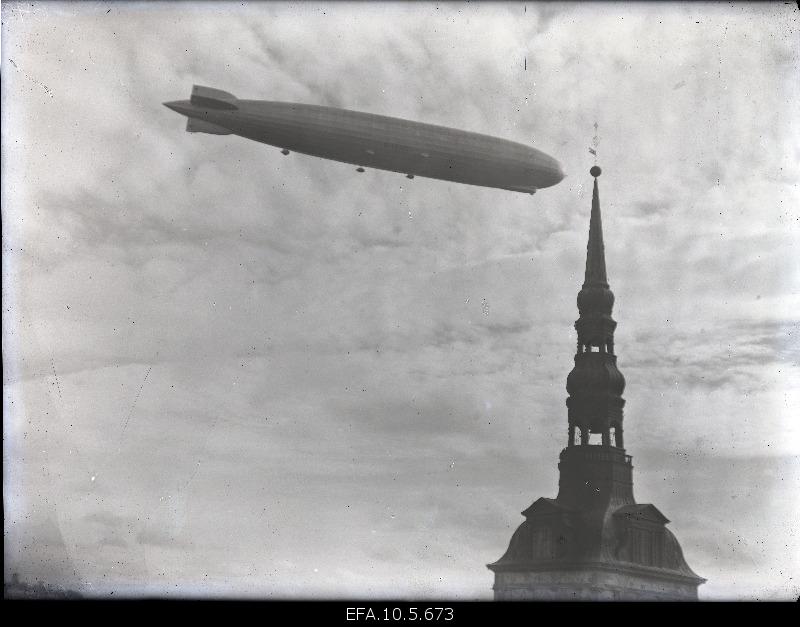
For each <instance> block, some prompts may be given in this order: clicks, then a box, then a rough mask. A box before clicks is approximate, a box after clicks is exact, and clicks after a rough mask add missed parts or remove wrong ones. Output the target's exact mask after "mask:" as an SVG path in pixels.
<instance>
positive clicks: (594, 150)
mask: <svg viewBox="0 0 800 627" xmlns="http://www.w3.org/2000/svg"><path fill="white" fill-rule="evenodd" d="M599 143H600V136H599V135H598V134H597V122H595V123H594V137H592V146H593V147H592V148H589V152H590V153H592V154H593V155H594V164H595V165H597V144H599Z"/></svg>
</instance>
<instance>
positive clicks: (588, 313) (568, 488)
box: [489, 166, 705, 601]
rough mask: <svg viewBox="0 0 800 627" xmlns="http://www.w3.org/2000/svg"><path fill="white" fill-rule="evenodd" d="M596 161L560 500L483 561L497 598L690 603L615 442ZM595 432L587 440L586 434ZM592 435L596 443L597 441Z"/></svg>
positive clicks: (617, 414) (536, 510)
mask: <svg viewBox="0 0 800 627" xmlns="http://www.w3.org/2000/svg"><path fill="white" fill-rule="evenodd" d="M600 172H601V170H600V168H599V167H597V166H594V167H593V168H592V169H591V170H590V173H591V175H592V176H593V177H594V190H593V193H592V213H591V219H590V223H589V243H588V245H587V247H586V274H585V278H584V282H583V286H582V288H581V291H580V292H579V293H578V312H579V316H578V320H577V321H576V322H575V329H576V331H577V332H578V349H577V353H576V354H575V367H574V368H573V369H572V372H570V373H569V376H568V377H567V392H568V394H569V396H568V398H567V421H568V431H567V433H568V436H567V445H566V448H564V450H562V451H561V456H560V462H559V464H558V469H559V472H560V478H559V485H558V496H557V497H556V498H555V499H549V498H540V499H538V500H537V501H534V503H533V504H532V505H531V506H530V507H528V509H526V510H525V511H524V512H522V515H523V516H525V521H524V522H523V523H522V524H521V525H520V526H519V528H518V529H517V530H516V532H515V533H514V535H513V536H512V537H511V543H510V544H509V547H508V550H507V551H506V553H505V555H503V557H501V558H500V559H499V560H498V561H497V562H495V563H494V564H489V569H491V570H492V571H493V572H494V574H495V583H494V596H495V600H498V601H505V600H517V599H519V600H545V599H548V600H550V599H553V600H554V599H559V600H571V599H581V600H696V599H697V588H698V586H699V585H700V584H702V583H703V582H704V581H705V579H703V578H702V577H699V576H698V575H697V574H695V573H694V572H693V571H692V569H691V568H689V566H688V565H687V564H686V561H685V560H684V558H683V552H682V551H681V547H680V545H679V544H678V541H677V540H676V539H675V536H674V535H672V532H670V531H669V530H668V529H667V528H666V524H667V523H668V522H669V520H667V518H666V517H665V516H664V515H663V514H662V513H661V512H660V511H658V509H656V507H655V506H654V505H651V504H637V503H636V501H635V499H634V497H633V465H632V463H631V456H630V455H627V454H626V453H625V449H624V447H623V438H622V408H623V406H624V405H625V400H624V399H623V398H622V393H623V392H624V390H625V378H624V377H623V376H622V373H621V372H620V371H619V369H618V368H617V356H616V353H615V352H614V329H615V328H616V326H617V323H616V322H615V321H614V319H613V318H612V317H611V310H612V308H613V306H614V294H613V292H612V291H611V289H610V288H609V285H608V278H607V276H606V262H605V251H604V247H603V225H602V221H601V218H600V198H599V194H598V190H597V178H598V177H599V176H600ZM593 436H594V437H593ZM595 440H597V441H596V442H595Z"/></svg>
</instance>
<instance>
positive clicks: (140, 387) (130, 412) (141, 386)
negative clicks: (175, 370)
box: [120, 366, 153, 437]
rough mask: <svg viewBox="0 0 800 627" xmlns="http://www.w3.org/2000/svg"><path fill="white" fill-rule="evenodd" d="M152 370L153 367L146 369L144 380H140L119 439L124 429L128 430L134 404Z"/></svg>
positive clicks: (134, 407)
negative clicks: (140, 382)
mask: <svg viewBox="0 0 800 627" xmlns="http://www.w3.org/2000/svg"><path fill="white" fill-rule="evenodd" d="M152 369H153V366H150V367H148V368H147V373H146V374H145V375H144V380H142V384H141V385H140V386H139V391H138V392H136V398H134V399H133V403H132V404H131V408H130V411H128V417H127V418H126V419H125V424H124V425H122V433H120V437H122V436H123V435H124V434H125V429H127V428H128V423H129V422H130V421H131V416H133V410H134V409H136V403H137V401H138V400H139V396H141V394H142V389H144V384H145V383H147V377H149V376H150V371H151V370H152Z"/></svg>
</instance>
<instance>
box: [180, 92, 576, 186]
mask: <svg viewBox="0 0 800 627" xmlns="http://www.w3.org/2000/svg"><path fill="white" fill-rule="evenodd" d="M203 90H206V91H207V92H208V93H209V94H211V95H212V96H213V95H214V94H222V96H220V97H219V99H217V100H216V101H215V100H214V98H213V97H212V98H204V97H195V94H197V93H200V94H203V93H204V91H203ZM223 99H224V100H223ZM215 103H221V104H215ZM165 104H166V105H167V106H168V107H170V108H171V109H173V110H175V111H178V112H179V113H182V114H184V115H186V116H187V117H189V123H190V124H192V122H193V121H194V129H190V128H189V125H187V130H193V132H209V133H213V134H228V133H233V134H236V135H240V136H242V137H245V138H247V139H252V140H254V141H258V142H261V143H265V144H270V145H272V146H277V147H279V148H281V149H284V151H286V150H288V151H294V152H299V153H304V154H307V155H313V156H315V157H321V158H324V159H332V160H335V161H341V162H345V163H351V164H353V165H357V166H359V167H361V168H364V167H367V168H375V169H380V170H389V171H393V172H400V173H403V174H406V175H415V176H422V177H427V178H433V179H441V180H445V181H454V182H458V183H466V184H470V185H480V186H483V187H495V188H501V189H508V190H512V191H519V192H527V193H533V192H535V191H536V190H537V189H540V188H544V187H549V186H551V185H555V184H556V183H558V182H559V181H561V180H562V179H563V178H564V175H563V173H562V171H561V167H560V166H559V164H558V162H557V161H556V160H555V159H553V158H552V157H550V156H548V155H546V154H544V153H543V152H541V151H539V150H536V149H535V148H532V147H529V146H525V145H524V144H519V143H516V142H512V141H509V140H505V139H501V138H498V137H491V136H489V135H482V134H479V133H471V132H468V131H461V130H457V129H453V128H448V127H444V126H436V125H433V124H425V123H422V122H413V121H410V120H403V119H400V118H392V117H387V116H382V115H375V114H371V113H363V112H359V111H349V110H346V109H337V108H334V107H324V106H318V105H308V104H299V103H288V102H273V101H263V100H240V99H238V98H235V97H234V96H231V95H230V94H227V93H226V92H219V91H217V90H211V89H209V88H201V87H195V91H194V93H193V98H192V100H190V101H180V102H172V103H165ZM203 125H206V128H208V129H209V130H206V131H204V130H202V126H203Z"/></svg>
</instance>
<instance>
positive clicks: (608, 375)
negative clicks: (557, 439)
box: [567, 166, 625, 448]
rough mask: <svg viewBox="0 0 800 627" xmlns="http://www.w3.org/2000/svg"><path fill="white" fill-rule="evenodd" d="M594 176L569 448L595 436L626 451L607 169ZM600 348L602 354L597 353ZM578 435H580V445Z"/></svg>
mask: <svg viewBox="0 0 800 627" xmlns="http://www.w3.org/2000/svg"><path fill="white" fill-rule="evenodd" d="M589 172H590V174H591V175H592V176H593V177H594V191H593V192H592V213H591V218H590V220H589V242H588V244H587V246H586V275H585V278H584V282H583V287H582V288H581V291H580V292H579V293H578V312H579V314H580V316H579V318H578V320H577V321H576V322H575V330H576V331H577V332H578V351H577V354H576V355H575V367H574V368H573V369H572V372H570V373H569V376H568V377H567V392H569V398H567V407H568V408H569V440H568V445H569V446H573V445H574V444H578V443H580V444H589V438H590V435H591V434H592V433H596V434H600V435H601V438H602V439H601V442H602V444H603V445H604V446H611V433H612V431H613V434H614V445H615V446H617V447H619V448H622V407H623V405H624V404H625V401H624V400H623V398H622V392H623V391H624V390H625V378H624V377H623V376H622V373H621V372H620V371H619V370H618V369H617V357H616V355H615V354H614V329H616V327H617V323H616V322H615V321H614V319H613V318H612V317H611V310H612V308H613V307H614V293H613V292H612V291H611V289H610V288H609V285H608V277H607V276H606V261H605V251H604V247H603V224H602V220H601V218H600V194H599V192H598V189H597V177H599V176H600V173H601V170H600V168H599V167H597V166H594V167H592V169H591V170H590V171H589ZM595 349H596V352H595ZM576 434H578V435H579V438H578V440H579V441H576V437H575V436H576Z"/></svg>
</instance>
